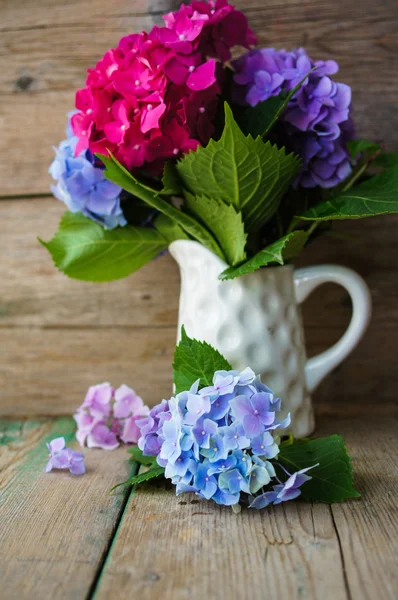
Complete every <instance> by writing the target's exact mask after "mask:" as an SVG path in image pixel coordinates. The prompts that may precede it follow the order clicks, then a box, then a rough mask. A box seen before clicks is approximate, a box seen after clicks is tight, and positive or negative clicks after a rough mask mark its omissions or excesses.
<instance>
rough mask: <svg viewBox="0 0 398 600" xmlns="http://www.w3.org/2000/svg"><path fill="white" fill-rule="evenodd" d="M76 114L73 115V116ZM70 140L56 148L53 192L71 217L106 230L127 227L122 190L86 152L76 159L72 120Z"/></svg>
mask: <svg viewBox="0 0 398 600" xmlns="http://www.w3.org/2000/svg"><path fill="white" fill-rule="evenodd" d="M72 114H73V113H72ZM66 133H67V136H68V137H67V139H66V140H64V141H63V142H61V143H60V145H59V146H58V148H55V159H54V161H53V162H52V164H51V166H50V169H49V173H50V175H51V176H52V178H53V179H54V180H55V181H56V182H57V183H56V185H52V187H51V190H52V192H53V194H54V196H55V197H56V198H58V200H61V201H62V202H64V203H65V204H66V206H67V207H68V208H69V210H70V211H71V212H72V213H77V212H80V213H82V214H83V215H84V216H86V217H88V218H90V219H93V220H94V221H96V222H97V223H100V224H101V225H103V226H104V227H106V228H107V229H114V228H115V227H118V226H124V225H127V221H126V219H125V218H124V215H123V211H122V209H121V206H120V194H121V191H122V190H121V188H120V187H119V186H117V185H115V184H114V183H112V182H111V181H108V180H107V179H105V177H104V169H103V168H101V167H100V166H99V165H98V164H96V161H95V158H94V156H93V155H92V154H91V153H90V151H88V150H85V151H83V152H81V153H80V154H79V155H78V156H75V150H76V145H77V141H78V140H77V138H76V137H74V136H73V133H72V131H71V127H70V120H69V122H68V127H67V130H66Z"/></svg>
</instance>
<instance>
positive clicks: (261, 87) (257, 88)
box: [246, 71, 285, 106]
mask: <svg viewBox="0 0 398 600" xmlns="http://www.w3.org/2000/svg"><path fill="white" fill-rule="evenodd" d="M284 81H285V78H284V77H283V76H282V75H281V74H280V73H273V74H270V73H268V72H267V71H258V72H257V73H256V74H255V75H254V85H253V87H252V88H250V90H249V92H248V94H247V96H246V100H247V102H248V103H249V104H250V106H256V105H257V104H258V103H259V102H264V100H268V98H270V96H277V95H278V94H280V93H281V91H282V85H283V83H284Z"/></svg>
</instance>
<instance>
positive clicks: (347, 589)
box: [329, 506, 353, 600]
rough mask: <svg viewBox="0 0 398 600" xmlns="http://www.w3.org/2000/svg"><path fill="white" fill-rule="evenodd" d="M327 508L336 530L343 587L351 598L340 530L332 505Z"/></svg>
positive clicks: (350, 599) (349, 598) (350, 598)
mask: <svg viewBox="0 0 398 600" xmlns="http://www.w3.org/2000/svg"><path fill="white" fill-rule="evenodd" d="M329 508H330V515H331V517H332V523H333V527H334V529H335V531H336V537H337V542H338V545H339V551H340V557H341V567H342V569H343V578H344V585H345V589H346V592H347V597H348V600H353V597H352V594H351V588H350V583H349V580H348V574H347V567H346V562H345V557H344V550H343V544H342V543H341V537H340V532H339V529H338V527H337V523H336V519H335V517H334V512H333V506H330V507H329Z"/></svg>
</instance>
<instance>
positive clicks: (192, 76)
mask: <svg viewBox="0 0 398 600" xmlns="http://www.w3.org/2000/svg"><path fill="white" fill-rule="evenodd" d="M164 21H165V26H164V27H158V26H155V27H153V29H152V31H151V32H150V33H146V32H142V33H140V34H132V35H129V36H127V37H124V38H123V39H121V40H120V42H119V45H118V46H117V48H115V49H112V50H109V51H108V52H106V54H105V55H104V57H103V58H102V59H101V60H100V61H99V62H98V63H97V65H96V66H95V68H94V69H90V70H89V74H88V77H87V81H86V87H85V88H84V89H82V90H79V91H78V92H77V94H76V108H77V109H78V112H77V114H75V115H74V116H73V117H72V129H73V132H74V134H75V136H77V138H78V143H77V146H76V153H77V155H79V154H80V153H81V152H82V151H83V150H86V149H87V148H89V149H90V151H91V152H92V153H97V152H99V153H104V154H107V153H108V151H110V152H112V153H113V154H114V155H115V157H116V158H117V159H118V160H119V161H120V162H121V163H122V164H123V165H124V166H125V167H126V168H127V169H129V170H134V169H137V168H139V167H144V168H145V169H146V170H147V171H148V172H150V173H152V174H159V173H161V172H162V169H163V165H164V163H165V161H167V160H170V159H175V158H177V157H178V156H181V155H182V154H185V153H187V152H189V151H190V150H195V149H196V148H197V147H198V146H199V145H200V144H206V143H207V142H208V141H209V140H210V138H211V137H212V135H213V133H214V116H215V112H216V110H217V106H218V96H219V94H220V93H221V91H222V83H223V68H222V64H223V63H225V62H226V61H228V60H229V59H230V58H231V48H232V47H234V46H236V45H239V46H244V47H247V48H249V47H250V46H251V45H253V44H255V42H256V38H255V36H254V34H253V33H252V31H251V30H250V28H249V26H248V23H247V19H246V17H245V16H244V15H243V14H242V13H241V12H239V11H238V10H236V9H235V8H234V7H233V6H230V5H229V4H228V1H227V0H210V2H201V1H198V2H192V3H191V4H190V5H189V6H185V5H182V6H181V8H180V9H179V10H178V11H177V12H174V13H170V14H168V15H166V16H165V17H164Z"/></svg>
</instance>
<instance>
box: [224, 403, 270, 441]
mask: <svg viewBox="0 0 398 600" xmlns="http://www.w3.org/2000/svg"><path fill="white" fill-rule="evenodd" d="M273 402H274V396H273V395H272V394H268V393H267V392H260V393H256V394H253V395H252V396H251V397H249V396H237V397H236V398H234V399H233V400H231V403H230V404H231V412H232V416H233V417H234V418H235V419H236V420H237V421H238V423H241V424H242V425H243V429H244V431H245V434H246V435H247V437H248V438H250V439H253V438H255V437H257V436H259V435H261V434H262V433H264V431H266V430H268V429H269V428H271V427H272V426H273V425H274V424H275V419H276V414H275V411H274V410H273Z"/></svg>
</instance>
